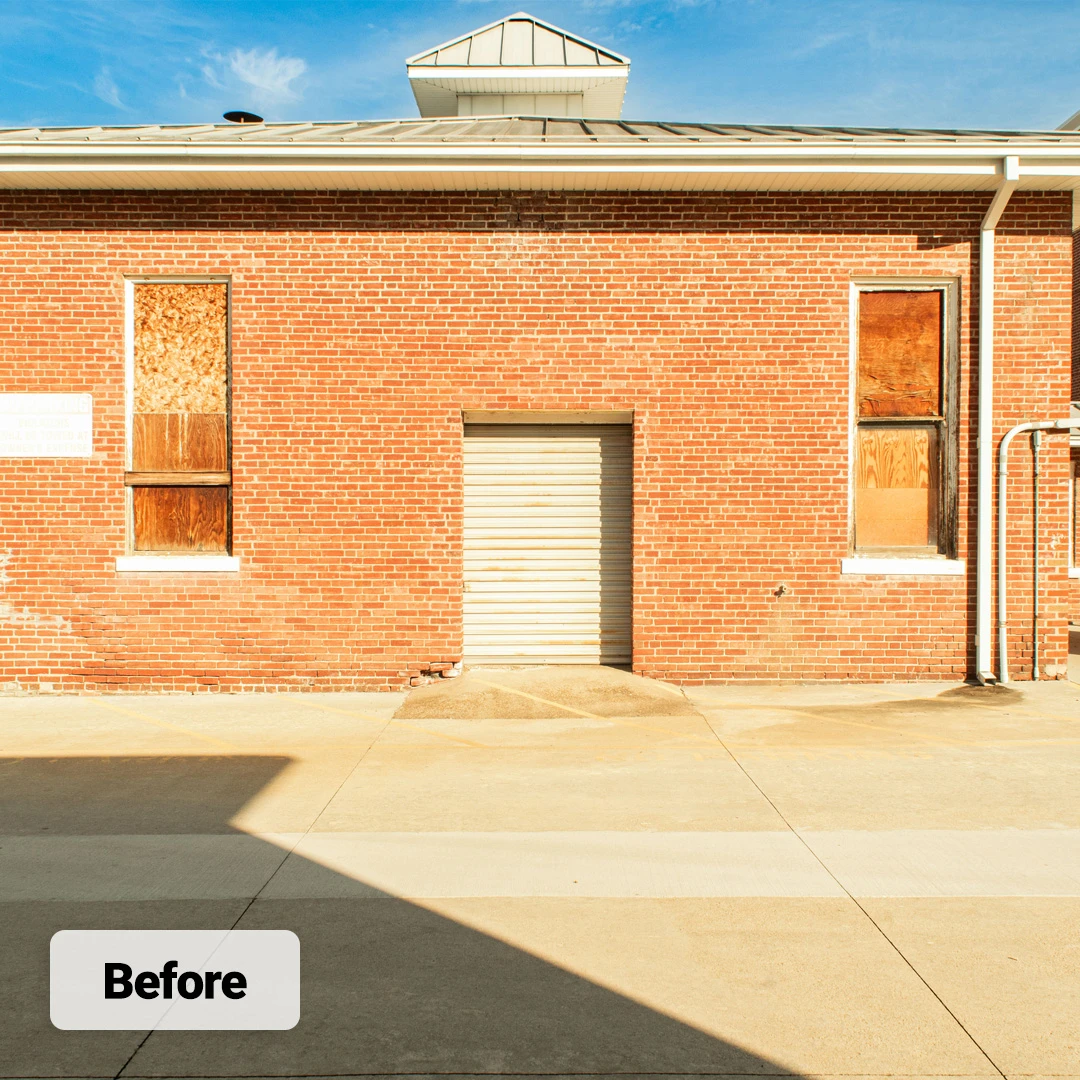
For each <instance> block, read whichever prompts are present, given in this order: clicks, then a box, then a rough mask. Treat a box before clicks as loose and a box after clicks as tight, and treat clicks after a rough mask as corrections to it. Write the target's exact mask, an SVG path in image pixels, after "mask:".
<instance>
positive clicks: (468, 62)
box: [405, 11, 630, 67]
mask: <svg viewBox="0 0 1080 1080" xmlns="http://www.w3.org/2000/svg"><path fill="white" fill-rule="evenodd" d="M405 63H406V64H409V65H412V66H417V67H419V66H425V67H426V66H436V67H498V66H502V67H598V66H601V65H610V64H629V63H630V61H629V60H628V59H627V58H626V57H625V56H621V55H620V54H619V53H617V52H614V51H613V50H611V49H605V48H604V47H603V46H602V45H597V44H596V43H595V42H592V41H589V40H588V39H587V38H583V37H579V36H578V35H577V34H571V33H570V32H569V31H568V30H562V29H560V28H559V27H558V26H555V25H553V24H552V23H549V22H545V21H544V20H543V19H537V18H536V17H535V16H533V15H528V14H526V13H525V12H524V11H519V12H517V13H516V14H514V15H508V16H507V17H506V18H505V19H498V20H497V21H495V22H493V23H488V24H487V26H481V27H480V28H479V29H478V30H470V31H469V32H468V33H467V34H462V35H461V36H460V37H456V38H453V39H451V40H450V41H444V42H443V43H442V44H441V45H436V46H435V47H434V48H432V49H425V50H424V51H423V52H419V53H417V54H416V55H415V56H410V57H409V58H408V60H406V61H405Z"/></svg>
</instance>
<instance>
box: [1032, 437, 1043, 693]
mask: <svg viewBox="0 0 1080 1080" xmlns="http://www.w3.org/2000/svg"><path fill="white" fill-rule="evenodd" d="M1041 447H1042V431H1041V430H1040V429H1039V428H1036V429H1035V430H1034V431H1033V432H1032V433H1031V452H1032V454H1033V455H1034V458H1035V462H1034V470H1035V473H1034V476H1033V478H1032V484H1031V493H1032V499H1033V500H1034V503H1035V505H1034V506H1033V507H1032V517H1033V522H1034V524H1033V530H1032V531H1033V533H1034V537H1033V541H1032V545H1033V548H1034V550H1033V552H1032V559H1031V579H1032V580H1031V595H1032V597H1033V601H1032V605H1031V608H1032V611H1031V681H1032V682H1038V681H1039V614H1040V612H1039V473H1040V472H1041V459H1042V455H1041V454H1040V453H1039V451H1040V449H1041Z"/></svg>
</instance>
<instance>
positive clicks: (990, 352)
mask: <svg viewBox="0 0 1080 1080" xmlns="http://www.w3.org/2000/svg"><path fill="white" fill-rule="evenodd" d="M1019 182H1020V159H1019V158H1018V157H1012V156H1010V157H1006V158H1004V159H1003V160H1002V163H1001V174H1000V179H999V181H998V187H997V191H995V192H994V198H993V199H992V200H991V202H990V205H989V207H987V210H986V214H985V215H984V216H983V219H982V224H981V226H980V228H979V368H978V372H979V383H978V385H979V404H978V409H979V412H978V436H977V438H976V446H977V454H978V472H977V481H976V484H977V491H976V499H975V511H976V529H975V536H976V548H975V675H976V678H978V680H979V682H981V683H987V682H993V681H994V672H993V645H992V640H993V630H992V625H993V624H992V622H991V606H990V605H991V598H992V597H993V589H994V583H993V576H992V574H993V534H994V506H993V490H994V230H995V229H996V228H997V224H998V222H999V221H1000V220H1001V215H1002V212H1003V211H1004V210H1005V207H1006V206H1007V205H1008V204H1009V199H1011V198H1012V194H1013V192H1014V191H1015V190H1016V187H1017V184H1018V183H1019Z"/></svg>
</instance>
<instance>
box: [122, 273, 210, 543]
mask: <svg viewBox="0 0 1080 1080" xmlns="http://www.w3.org/2000/svg"><path fill="white" fill-rule="evenodd" d="M132 289H133V322H132V334H133V345H134V350H133V351H134V369H133V372H132V378H133V385H132V403H133V407H132V416H131V431H130V440H131V462H130V471H129V472H128V473H127V484H128V485H129V486H130V487H131V489H132V497H131V537H132V541H131V546H132V549H133V550H134V551H136V552H151V551H157V552H217V553H221V552H227V551H228V550H229V534H230V511H229V507H230V496H231V490H230V484H231V473H230V454H229V411H228V410H229V376H228V287H227V286H226V285H225V284H223V283H211V282H197V283H192V282H183V283H180V282H136V283H135V284H134V285H133V286H132Z"/></svg>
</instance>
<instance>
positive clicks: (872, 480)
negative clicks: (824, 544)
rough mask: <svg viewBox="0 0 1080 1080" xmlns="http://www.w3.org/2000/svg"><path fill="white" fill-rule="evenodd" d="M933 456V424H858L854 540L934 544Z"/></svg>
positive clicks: (868, 544) (873, 544)
mask: <svg viewBox="0 0 1080 1080" xmlns="http://www.w3.org/2000/svg"><path fill="white" fill-rule="evenodd" d="M938 457H939V454H938V433H937V431H936V430H935V429H934V428H930V427H922V426H917V427H916V426H911V427H908V426H905V427H881V426H878V425H874V426H873V427H862V428H860V429H859V440H858V463H857V469H856V474H855V543H856V544H857V545H858V546H859V547H860V548H867V547H880V548H892V547H933V546H934V545H936V544H937V540H938V521H937V517H938V486H939V485H938Z"/></svg>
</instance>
